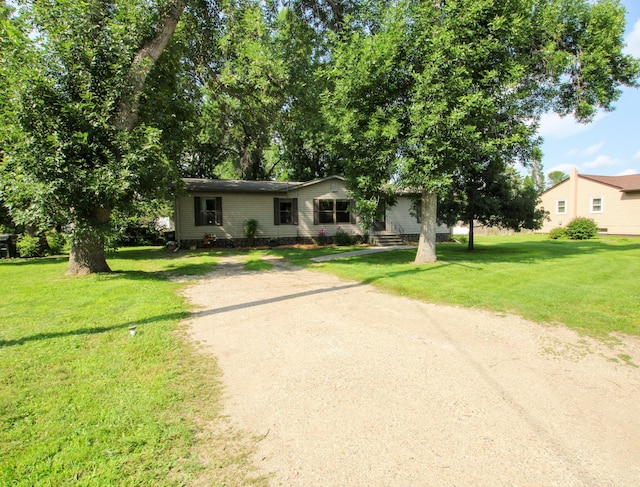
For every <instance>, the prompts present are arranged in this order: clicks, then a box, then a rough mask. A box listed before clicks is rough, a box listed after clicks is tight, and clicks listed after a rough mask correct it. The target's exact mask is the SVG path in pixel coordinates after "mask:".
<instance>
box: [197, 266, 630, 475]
mask: <svg viewBox="0 0 640 487" xmlns="http://www.w3.org/2000/svg"><path fill="white" fill-rule="evenodd" d="M272 263H273V264H274V269H273V270H271V271H262V272H248V271H244V270H243V264H242V262H240V261H234V260H233V259H228V260H225V261H224V262H222V263H221V265H219V266H218V267H219V269H218V270H216V271H215V272H214V273H212V274H211V275H209V276H207V278H206V279H203V280H201V281H199V282H197V283H195V284H194V285H193V286H191V287H190V288H189V289H188V290H187V291H186V294H187V297H188V299H189V300H190V302H191V303H192V304H193V305H194V307H195V308H196V311H195V312H194V314H193V317H192V318H191V319H190V321H189V323H188V326H189V333H190V335H191V337H192V338H193V339H194V340H195V341H197V342H199V343H200V344H201V345H202V347H203V349H204V351H205V352H206V353H211V354H213V355H214V356H215V357H216V359H217V360H218V364H219V365H220V367H221V369H222V371H223V383H224V386H225V391H226V392H225V413H226V414H228V415H229V417H230V419H231V421H232V422H233V424H235V425H236V426H237V427H238V428H239V429H241V430H242V431H245V432H248V433H249V434H251V435H254V436H255V437H256V442H257V444H256V452H255V455H254V458H253V462H254V464H255V465H256V467H257V468H258V469H259V471H261V472H263V473H265V474H267V475H269V476H270V477H269V478H270V485H273V486H305V487H310V486H385V487H391V486H402V487H407V486H598V487H602V486H639V485H640V369H639V368H638V367H636V366H635V365H634V364H640V340H638V339H637V338H635V337H621V338H620V341H618V342H616V343H615V344H604V343H602V342H599V341H596V340H592V339H590V338H586V337H582V336H579V335H577V334H576V333H574V332H573V331H570V330H568V329H566V328H564V327H561V326H556V327H552V326H541V325H539V324H535V323H531V322H528V321H525V320H523V319H521V318H518V317H516V316H510V315H499V314H495V313H490V312H485V311H479V310H473V309H464V308H457V307H448V306H442V305H433V304H427V303H422V302H419V301H414V300H410V299H406V298H402V297H397V296H391V295H387V294H384V293H382V292H380V291H377V290H376V289H375V288H374V287H372V286H370V285H363V284H360V283H357V282H348V281H343V280H340V279H338V278H336V277H334V276H331V275H327V274H324V273H320V272H314V271H310V270H303V269H299V268H295V267H292V266H289V265H287V264H286V263H284V262H282V261H278V260H273V261H272ZM620 356H625V357H626V360H623V359H621V358H619V357H620ZM629 361H630V362H631V363H629Z"/></svg>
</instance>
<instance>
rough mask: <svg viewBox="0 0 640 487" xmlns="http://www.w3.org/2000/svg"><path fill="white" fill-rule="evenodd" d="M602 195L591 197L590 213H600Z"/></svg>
mask: <svg viewBox="0 0 640 487" xmlns="http://www.w3.org/2000/svg"><path fill="white" fill-rule="evenodd" d="M602 207H603V206H602V197H600V198H591V213H602Z"/></svg>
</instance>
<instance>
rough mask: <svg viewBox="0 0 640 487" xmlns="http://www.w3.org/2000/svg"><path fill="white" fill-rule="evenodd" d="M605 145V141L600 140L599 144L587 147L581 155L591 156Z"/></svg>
mask: <svg viewBox="0 0 640 487" xmlns="http://www.w3.org/2000/svg"><path fill="white" fill-rule="evenodd" d="M603 147H604V142H600V143H599V144H594V145H592V146H590V147H587V148H586V149H585V150H583V151H582V152H581V153H580V155H583V156H591V155H593V154H595V153H596V152H599V151H600V149H602V148H603Z"/></svg>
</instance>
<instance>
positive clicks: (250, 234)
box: [244, 218, 258, 247]
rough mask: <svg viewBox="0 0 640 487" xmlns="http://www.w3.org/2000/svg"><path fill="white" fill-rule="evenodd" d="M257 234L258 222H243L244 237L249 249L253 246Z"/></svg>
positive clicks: (252, 220)
mask: <svg viewBox="0 0 640 487" xmlns="http://www.w3.org/2000/svg"><path fill="white" fill-rule="evenodd" d="M257 232H258V220H256V219H254V218H251V219H249V220H247V221H246V222H244V236H245V237H246V238H247V241H248V243H249V247H253V246H254V244H255V241H256V233H257Z"/></svg>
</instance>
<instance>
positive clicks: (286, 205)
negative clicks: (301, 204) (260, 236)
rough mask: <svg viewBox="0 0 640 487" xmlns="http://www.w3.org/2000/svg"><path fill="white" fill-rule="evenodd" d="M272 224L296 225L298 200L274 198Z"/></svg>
mask: <svg viewBox="0 0 640 487" xmlns="http://www.w3.org/2000/svg"><path fill="white" fill-rule="evenodd" d="M273 224H274V225H297V224H298V198H274V199H273Z"/></svg>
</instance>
